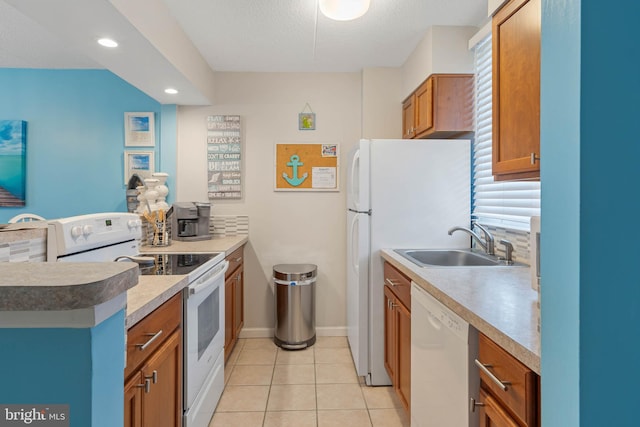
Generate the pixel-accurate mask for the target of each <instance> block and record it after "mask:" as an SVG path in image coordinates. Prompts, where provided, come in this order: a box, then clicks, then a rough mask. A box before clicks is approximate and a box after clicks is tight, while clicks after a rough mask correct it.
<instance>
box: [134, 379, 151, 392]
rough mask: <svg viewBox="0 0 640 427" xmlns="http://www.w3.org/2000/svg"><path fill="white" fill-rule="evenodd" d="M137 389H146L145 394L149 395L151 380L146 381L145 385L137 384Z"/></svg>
mask: <svg viewBox="0 0 640 427" xmlns="http://www.w3.org/2000/svg"><path fill="white" fill-rule="evenodd" d="M136 387H140V388H144V392H145V393H149V392H150V391H151V380H149V379H146V380H144V384H136Z"/></svg>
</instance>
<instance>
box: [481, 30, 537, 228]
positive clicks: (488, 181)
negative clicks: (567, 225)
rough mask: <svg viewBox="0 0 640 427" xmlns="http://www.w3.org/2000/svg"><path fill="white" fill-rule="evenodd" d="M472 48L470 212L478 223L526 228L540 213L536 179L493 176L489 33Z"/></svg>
mask: <svg viewBox="0 0 640 427" xmlns="http://www.w3.org/2000/svg"><path fill="white" fill-rule="evenodd" d="M474 51H475V54H474V57H475V60H474V68H475V94H474V98H475V100H474V102H475V140H474V143H473V162H472V163H473V166H472V168H473V201H472V215H473V217H474V218H476V219H477V220H478V221H479V222H481V223H482V224H487V225H494V226H500V227H505V228H511V229H518V230H529V218H530V217H531V216H533V215H540V182H539V181H503V182H496V181H494V180H493V174H492V171H491V140H492V138H491V137H492V131H491V125H492V121H491V114H492V110H491V108H492V103H491V99H492V95H491V86H492V83H491V78H492V76H491V35H489V36H487V37H485V38H484V39H482V40H481V41H480V42H479V43H478V44H477V45H476V46H475V48H474Z"/></svg>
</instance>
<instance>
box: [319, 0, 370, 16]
mask: <svg viewBox="0 0 640 427" xmlns="http://www.w3.org/2000/svg"><path fill="white" fill-rule="evenodd" d="M370 3H371V0H318V5H319V6H320V11H321V12H322V13H323V14H324V16H326V17H327V18H331V19H334V20H336V21H351V20H352V19H356V18H360V17H361V16H362V15H364V14H365V13H367V10H369V4H370Z"/></svg>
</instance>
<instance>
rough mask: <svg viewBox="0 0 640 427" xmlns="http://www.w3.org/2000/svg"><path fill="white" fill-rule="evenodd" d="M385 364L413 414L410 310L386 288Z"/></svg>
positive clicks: (399, 393) (404, 404)
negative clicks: (411, 404)
mask: <svg viewBox="0 0 640 427" xmlns="http://www.w3.org/2000/svg"><path fill="white" fill-rule="evenodd" d="M384 295H385V298H384V300H385V311H384V312H385V322H384V329H385V343H384V354H385V361H384V365H385V368H386V369H387V373H388V374H389V377H390V378H391V383H392V385H393V388H394V390H395V391H396V393H397V395H398V397H399V399H400V402H401V403H402V405H403V406H404V408H405V409H406V410H407V412H409V411H410V403H411V311H410V310H409V309H408V308H407V307H406V306H405V305H404V304H403V303H402V301H401V300H400V299H399V298H398V297H397V296H396V295H395V294H394V293H393V291H392V290H391V287H389V286H385V287H384Z"/></svg>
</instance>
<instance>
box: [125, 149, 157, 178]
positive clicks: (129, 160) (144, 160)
mask: <svg viewBox="0 0 640 427" xmlns="http://www.w3.org/2000/svg"><path fill="white" fill-rule="evenodd" d="M153 163H154V162H153V151H125V152H124V183H125V184H127V183H128V182H129V178H131V176H132V175H133V174H134V173H135V174H138V175H140V177H141V178H143V179H144V178H151V174H152V173H153V172H154V170H155V169H154V164H153Z"/></svg>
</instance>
